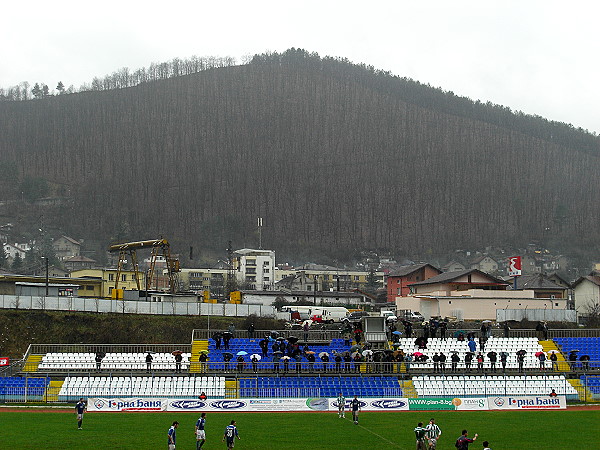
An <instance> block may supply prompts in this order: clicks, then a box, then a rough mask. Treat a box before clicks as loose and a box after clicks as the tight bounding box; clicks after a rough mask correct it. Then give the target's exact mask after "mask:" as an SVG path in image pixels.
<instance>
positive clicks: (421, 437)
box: [414, 422, 427, 450]
mask: <svg viewBox="0 0 600 450" xmlns="http://www.w3.org/2000/svg"><path fill="white" fill-rule="evenodd" d="M414 432H415V438H416V439H417V450H427V446H426V445H425V433H426V430H425V428H423V422H419V423H418V424H417V426H416V427H415V429H414Z"/></svg>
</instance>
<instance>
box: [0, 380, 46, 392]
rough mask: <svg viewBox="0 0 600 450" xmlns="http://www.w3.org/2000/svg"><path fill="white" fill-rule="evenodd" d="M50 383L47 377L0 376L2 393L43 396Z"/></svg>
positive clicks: (0, 390)
mask: <svg viewBox="0 0 600 450" xmlns="http://www.w3.org/2000/svg"><path fill="white" fill-rule="evenodd" d="M49 383H50V378H46V377H27V378H23V377H0V395H26V394H27V395H35V396H38V395H39V396H41V395H44V393H45V392H46V387H47V386H48V384H49Z"/></svg>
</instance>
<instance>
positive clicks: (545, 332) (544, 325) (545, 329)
mask: <svg viewBox="0 0 600 450" xmlns="http://www.w3.org/2000/svg"><path fill="white" fill-rule="evenodd" d="M542 334H543V335H544V340H545V341H547V340H548V322H546V321H544V322H542Z"/></svg>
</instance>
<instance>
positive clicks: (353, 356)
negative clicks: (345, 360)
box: [350, 352, 360, 359]
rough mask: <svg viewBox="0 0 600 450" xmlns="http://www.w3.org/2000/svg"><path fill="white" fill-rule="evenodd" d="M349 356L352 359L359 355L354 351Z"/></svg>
mask: <svg viewBox="0 0 600 450" xmlns="http://www.w3.org/2000/svg"><path fill="white" fill-rule="evenodd" d="M350 356H352V359H354V358H356V357H357V356H360V353H358V352H354V353H352V354H351V355H350Z"/></svg>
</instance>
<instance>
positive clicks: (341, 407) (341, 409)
mask: <svg viewBox="0 0 600 450" xmlns="http://www.w3.org/2000/svg"><path fill="white" fill-rule="evenodd" d="M337 405H338V417H340V418H342V419H344V418H346V397H344V395H343V394H342V393H341V392H340V393H339V395H338V398H337Z"/></svg>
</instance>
